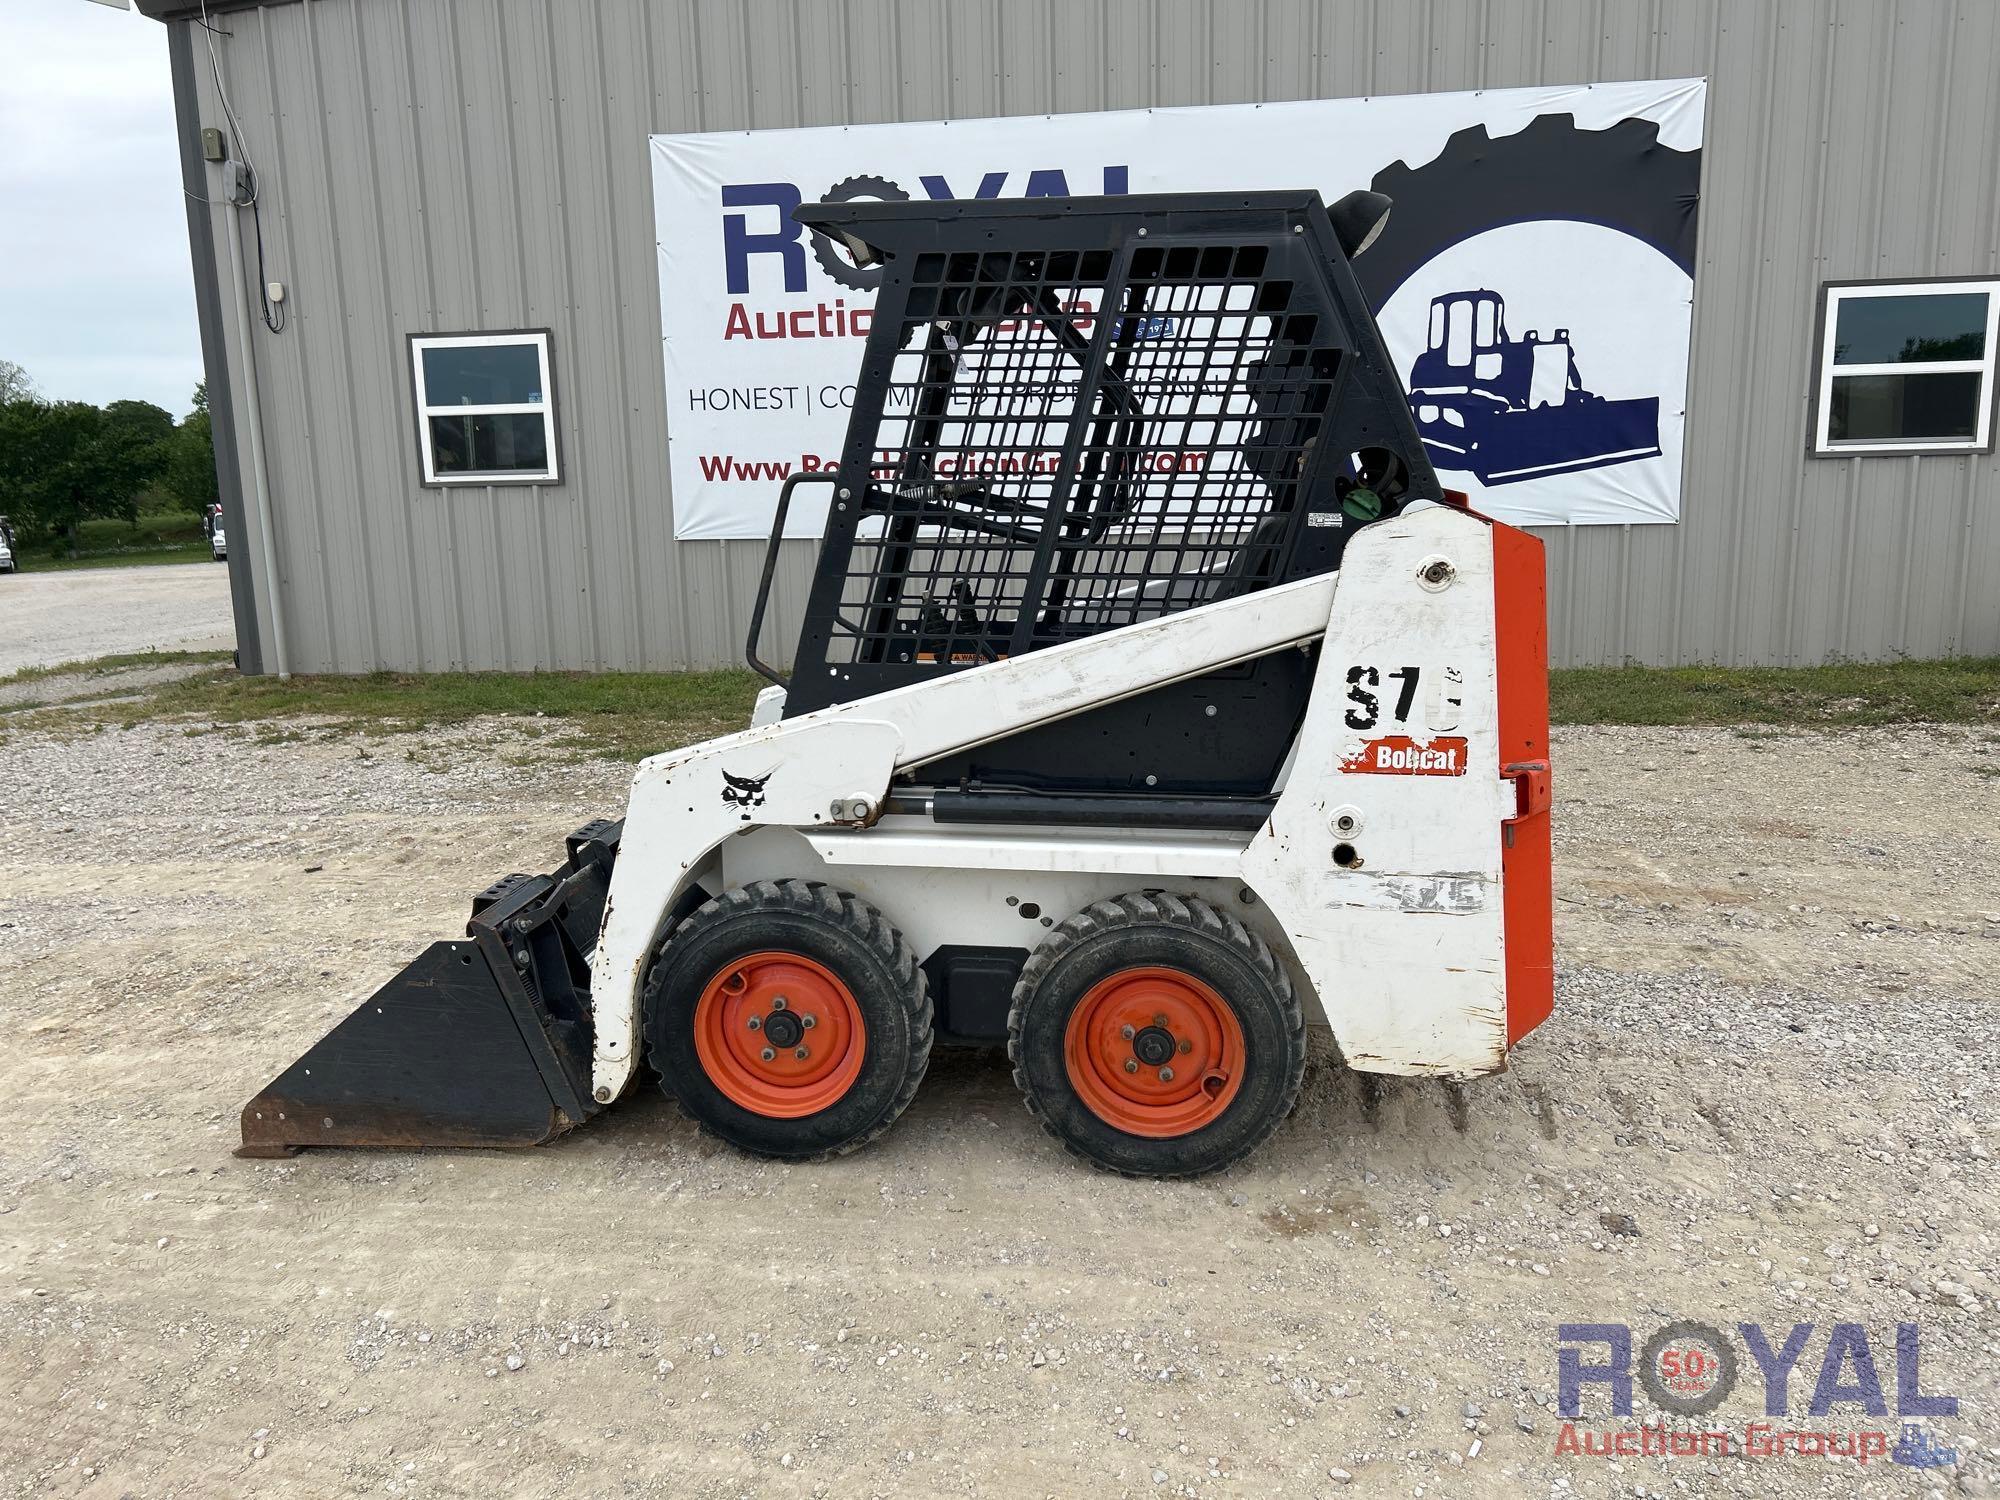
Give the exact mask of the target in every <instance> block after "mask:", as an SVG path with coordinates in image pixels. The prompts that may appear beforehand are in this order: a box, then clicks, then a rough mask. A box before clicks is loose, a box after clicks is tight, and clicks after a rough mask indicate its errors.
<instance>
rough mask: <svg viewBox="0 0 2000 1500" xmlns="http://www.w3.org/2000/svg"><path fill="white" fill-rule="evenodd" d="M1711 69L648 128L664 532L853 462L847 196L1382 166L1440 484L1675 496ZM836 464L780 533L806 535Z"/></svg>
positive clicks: (860, 333) (1533, 500) (1654, 500)
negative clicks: (987, 115) (1167, 102)
mask: <svg viewBox="0 0 2000 1500" xmlns="http://www.w3.org/2000/svg"><path fill="white" fill-rule="evenodd" d="M1704 95H1705V85H1704V84H1703V82H1702V81H1701V80H1699V79H1677V80H1666V81H1659V82H1642V83H1611V84H1596V85H1592V86H1588V87H1580V88H1542V89H1505V90H1495V91H1489V92H1485V93H1464V94H1417V95H1402V96H1395V97H1390V98H1382V99H1328V100H1311V101H1306V102H1303V103H1296V104H1264V105H1223V106H1215V107H1211V108H1190V109H1154V110H1128V111H1121V112H1117V113H1110V114H1086V115H1039V116H1033V117H1022V118H1011V119H997V120H959V121H949V122H933V123H924V124H907V125H857V126H830V127H824V128H816V129H806V130H762V131H747V132H733V133H726V134H725V133H715V134H706V135H660V136H654V137H653V138H652V155H653V212H654V222H655V225H656V229H657V237H658V244H659V264H660V306H661V322H662V330H661V331H662V337H663V342H664V352H665V368H666V395H667V413H668V428H669V433H670V439H669V441H670V445H671V448H672V473H673V496H674V531H675V535H676V536H678V537H681V538H683V539H686V538H706V537H764V536H766V535H768V534H769V531H770V525H771V517H772V513H773V507H774V506H775V504H776V502H777V494H778V487H779V485H780V484H781V483H782V482H783V481H784V479H785V477H786V476H787V475H788V474H791V473H794V472H796V471H798V470H801V469H817V468H827V467H833V466H835V465H836V464H837V461H838V455H839V453H840V450H841V446H842V441H843V438H844V436H845V434H846V429H847V416H848V407H849V404H850V403H851V401H852V399H853V381H854V379H855V375H856V373H857V371H858V370H859V367H860V360H861V351H862V341H863V340H864V338H865V337H866V334H867V331H868V321H869V314H870V308H871V304H872V302H873V292H872V290H871V287H872V284H873V281H874V279H875V274H878V273H870V272H867V271H860V270H857V269H856V268H855V267H854V266H853V265H852V264H851V263H850V262H849V261H848V260H847V259H846V258H845V257H844V256H843V255H842V254H841V252H840V251H839V250H838V249H837V248H836V247H835V246H833V245H832V244H830V243H828V242H826V241H824V240H823V239H821V238H820V237H819V236H817V235H814V234H812V233H810V232H808V231H807V230H806V229H805V228H804V227H803V226H801V225H799V224H797V223H796V222H794V221H793V219H792V218H791V211H792V209H793V208H795V207H797V206H798V205H799V204H801V203H811V202H815V201H818V200H821V199H840V198H920V197H927V198H995V197H1024V196H1025V197H1035V196H1056V197H1060V196H1070V195H1080V194H1097V193H1127V192H1131V193H1139V192H1169V191H1202V190H1241V189H1255V188H1279V189H1282V188H1300V187H1310V188H1317V189H1318V190H1319V191H1320V193H1321V195H1322V196H1323V197H1324V198H1325V199H1326V200H1327V201H1328V202H1329V203H1330V202H1332V201H1333V200H1334V199H1336V198H1338V197H1339V196H1341V195H1342V194H1343V193H1346V192H1349V191H1350V190H1352V189H1354V188H1357V187H1369V186H1373V187H1375V188H1377V189H1378V190H1379V191H1382V192H1386V193H1388V194H1389V195H1390V196H1391V197H1392V198H1393V199H1394V200H1395V205H1396V206H1395V209H1394V211H1393V212H1392V213H1391V215H1390V218H1389V224H1388V227H1387V229H1386V230H1385V231H1384V232H1383V234H1382V236H1381V238H1380V239H1379V240H1378V241H1377V242H1376V243H1375V244H1374V245H1373V246H1371V247H1370V248H1369V249H1368V250H1367V252H1366V253H1364V254H1363V255H1362V256H1360V257H1359V258H1358V259H1357V260H1356V261H1355V263H1354V265H1355V272H1356V274H1357V276H1358V277H1359V278H1360V280H1361V283H1362V287H1363V289H1364V290H1365V291H1366V292H1367V294H1368V298H1369V301H1370V303H1371V304H1372V305H1373V306H1374V308H1375V309H1376V315H1377V318H1378V320H1379V322H1380V324H1381V327H1382V334H1383V338H1384V340H1385V342H1386V343H1387V344H1388V347H1389V352H1390V354H1391V355H1392V356H1393V358H1394V360H1395V364H1396V369H1397V373H1398V375H1400V376H1401V377H1402V379H1403V382H1404V386H1405V389H1406V390H1408V391H1409V393H1410V404H1411V408H1412V411H1413V413H1414V415H1415V416H1416V419H1417V425H1418V430H1419V432H1420V433H1421V434H1422V436H1423V439H1424V444H1425V447H1426V449H1427V451H1428V452H1429V454H1430V457H1431V462H1432V464H1433V465H1434V466H1435V467H1436V468H1437V470H1438V474H1439V478H1440V479H1441V480H1442V481H1443V483H1444V484H1445V485H1446V486H1447V487H1449V488H1452V489H1459V490H1464V491H1467V492H1468V493H1469V494H1471V495H1472V497H1473V504H1474V505H1475V506H1476V507H1477V508H1478V509H1481V510H1484V511H1486V512H1488V513H1489V514H1491V515H1494V516H1497V517H1498V518H1500V519H1502V520H1506V521H1512V522H1516V523H1519V524H1524V525H1592V524H1606V525H1608V524H1632V523H1652V522H1672V521H1675V520H1677V519H1678V518H1679V515H1680V475H1681V430H1682V416H1683V411H1684V407H1685V396H1686V391H1687V370H1688V334H1689V327H1690V319H1691V311H1692V303H1693V295H1694V281H1693V275H1694V243H1695V208H1696V201H1697V194H1698V189H1699V183H1700V171H1701V163H1700V151H1701V135H1702V106H1703V102H1704ZM826 502H827V489H826V487H825V486H820V485H812V486H807V487H805V488H804V489H802V490H801V491H800V492H799V494H798V496H797V500H796V502H795V504H794V506H793V509H792V512H791V516H790V520H789V523H788V525H787V527H786V532H787V534H788V535H791V536H802V537H814V536H818V535H819V534H820V532H821V530H822V529H823V527H824V524H825V506H826Z"/></svg>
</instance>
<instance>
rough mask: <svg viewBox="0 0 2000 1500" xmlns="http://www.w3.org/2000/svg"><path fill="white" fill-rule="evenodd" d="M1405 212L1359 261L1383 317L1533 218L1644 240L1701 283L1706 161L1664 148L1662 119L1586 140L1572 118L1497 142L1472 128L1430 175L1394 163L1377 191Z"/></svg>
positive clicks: (1541, 121) (1553, 118)
mask: <svg viewBox="0 0 2000 1500" xmlns="http://www.w3.org/2000/svg"><path fill="white" fill-rule="evenodd" d="M1370 186H1372V187H1373V188H1374V189H1375V191H1376V192H1378V193H1387V194H1388V195H1389V197H1390V198H1391V200H1393V202H1394V205H1395V206H1394V207H1393V208H1392V209H1391V210H1390V211H1389V222H1388V223H1387V224H1385V225H1384V226H1383V228H1382V233H1381V235H1380V236H1379V237H1378V238H1377V239H1376V241H1375V243H1374V244H1372V245H1370V246H1369V247H1368V248H1367V249H1366V250H1364V251H1363V252H1362V253H1361V254H1360V255H1359V256H1357V257H1356V258H1355V261H1354V274H1355V276H1356V278H1357V279H1359V281H1360V282H1361V288H1362V291H1363V292H1364V293H1365V294H1366V295H1367V298H1368V306H1369V308H1370V309H1371V310H1372V311H1374V312H1376V313H1380V312H1381V311H1382V309H1383V308H1384V307H1385V306H1387V305H1388V301H1389V299H1390V298H1391V297H1392V296H1394V295H1395V293H1396V289H1397V288H1398V287H1400V286H1402V284H1403V283H1404V282H1405V281H1407V280H1409V279H1410V277H1411V276H1413V275H1415V274H1416V272H1417V271H1418V270H1419V269H1421V268H1422V267H1423V265H1424V264H1425V263H1426V262H1427V261H1429V260H1430V259H1431V258H1432V257H1434V256H1436V255H1438V254H1440V253H1442V252H1443V251H1445V250H1448V249H1449V248H1451V246H1453V245H1455V244H1457V243H1458V242H1459V241H1461V240H1464V239H1468V238H1470V237H1471V236H1472V235H1475V234H1483V233H1484V232H1485V231H1487V230H1489V229H1497V228H1498V227H1500V226H1501V225H1503V224H1519V223H1523V222H1525V221H1527V220H1531V219H1587V220H1589V221H1590V222H1592V223H1596V224H1602V225H1604V226H1605V227H1606V228H1609V229H1616V230H1619V231H1621V232H1622V233H1625V234H1629V235H1631V236H1633V237H1634V238H1636V239H1640V240H1643V241H1645V242H1646V243H1647V244H1649V245H1651V246H1652V247H1653V248H1654V249H1656V250H1658V251H1659V252H1660V253H1661V254H1662V255H1664V256H1666V257H1667V258H1668V259H1669V260H1671V261H1673V262H1674V264H1676V265H1677V266H1679V267H1680V268H1681V269H1682V270H1683V271H1685V272H1687V274H1688V275H1689V276H1690V277H1692V276H1693V275H1694V248H1695V214H1696V209H1697V207H1698V206H1699V204H1700V196H1701V152H1700V151H1699V150H1695V151H1677V150H1675V149H1674V148H1673V147H1671V146H1663V145H1661V144H1660V127H1659V126H1658V125H1657V124H1655V123H1654V122H1653V121H1651V120H1639V119H1630V120H1620V121H1619V122H1618V123H1617V124H1615V125H1612V126H1610V127H1608V128H1606V129H1603V130H1583V129H1580V128H1579V127H1578V126H1577V123H1576V118H1575V116H1573V115H1537V116H1536V117H1535V118H1534V119H1533V120H1531V121H1530V122H1529V123H1528V124H1527V126H1526V127H1525V128H1523V129H1521V130H1518V131H1516V132H1515V133H1514V134H1512V135H1503V136H1501V137H1499V138H1498V139H1494V138H1493V137H1490V136H1488V135H1487V133H1486V127H1485V126H1484V125H1473V126H1468V127H1467V128H1466V129H1464V130H1461V131H1458V132H1457V133H1456V134H1454V135H1453V136H1452V137H1451V139H1450V140H1448V141H1446V142H1445V145H1444V150H1442V151H1441V152H1439V153H1438V154H1437V156H1436V157H1435V158H1433V159H1432V160H1430V161H1427V162H1425V163H1424V164H1423V165H1422V166H1417V167H1412V166H1411V165H1409V163H1407V162H1401V161H1399V162H1395V163H1392V164H1391V165H1389V166H1387V167H1384V168H1383V169H1382V170H1381V171H1380V172H1377V173H1376V174H1375V180H1374V181H1373V182H1372V183H1371V184H1370Z"/></svg>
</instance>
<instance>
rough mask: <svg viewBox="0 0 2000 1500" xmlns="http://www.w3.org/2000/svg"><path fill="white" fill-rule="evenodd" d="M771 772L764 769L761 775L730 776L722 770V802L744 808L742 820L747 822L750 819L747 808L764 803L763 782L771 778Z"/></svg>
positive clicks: (729, 805) (760, 805)
mask: <svg viewBox="0 0 2000 1500" xmlns="http://www.w3.org/2000/svg"><path fill="white" fill-rule="evenodd" d="M772 774H773V773H772V772H770V771H766V772H765V773H764V774H763V775H762V776H732V775H730V774H729V773H728V772H727V771H724V772H723V773H722V801H723V804H724V805H725V806H727V807H740V808H742V809H744V812H743V820H744V821H745V822H746V823H747V822H748V821H749V820H750V812H749V809H751V808H753V807H762V806H763V805H764V783H765V782H767V781H769V780H770V779H771V776H772Z"/></svg>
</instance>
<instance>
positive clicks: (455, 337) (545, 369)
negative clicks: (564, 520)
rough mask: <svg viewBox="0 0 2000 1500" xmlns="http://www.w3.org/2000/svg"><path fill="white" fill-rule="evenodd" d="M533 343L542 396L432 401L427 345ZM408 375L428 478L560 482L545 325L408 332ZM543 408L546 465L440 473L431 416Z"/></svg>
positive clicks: (462, 481)
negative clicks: (428, 386)
mask: <svg viewBox="0 0 2000 1500" xmlns="http://www.w3.org/2000/svg"><path fill="white" fill-rule="evenodd" d="M521 344H532V345H534V347H535V351H536V355H537V357H538V358H539V359H540V361H541V389H542V399H541V400H540V401H515V402H501V403H498V404H490V405H478V406H463V405H447V406H433V405H431V403H430V399H429V393H428V391H427V390H426V389H425V381H424V351H425V350H426V349H492V348H497V347H500V346H503V345H508V346H512V345H521ZM410 378H411V381H412V382H413V385H412V389H413V390H414V392H415V394H416V402H417V448H418V452H419V454H420V456H421V458H422V462H423V471H424V483H425V484H427V485H440V486H442V485H459V484H478V485H495V484H556V483H559V482H560V481H561V478H562V457H561V454H560V452H559V451H558V449H557V446H556V388H555V369H554V362H553V360H552V359H551V357H550V353H549V331H548V330H547V329H546V328H530V329H517V330H513V331H510V332H505V333H417V334H412V335H410ZM527 413H539V414H540V416H541V419H542V438H543V443H544V451H545V452H546V453H547V454H548V456H549V462H548V467H547V468H546V469H477V470H466V471H464V472H462V473H452V474H440V473H438V471H437V456H436V454H435V453H433V452H432V450H431V418H432V417H483V416H503V415H522V414H527Z"/></svg>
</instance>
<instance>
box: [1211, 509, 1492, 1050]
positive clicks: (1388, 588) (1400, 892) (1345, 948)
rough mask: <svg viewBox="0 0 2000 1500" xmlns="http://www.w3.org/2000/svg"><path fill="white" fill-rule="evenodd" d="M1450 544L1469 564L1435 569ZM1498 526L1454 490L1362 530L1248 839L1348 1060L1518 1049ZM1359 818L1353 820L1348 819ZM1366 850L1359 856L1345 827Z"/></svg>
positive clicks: (1248, 859)
mask: <svg viewBox="0 0 2000 1500" xmlns="http://www.w3.org/2000/svg"><path fill="white" fill-rule="evenodd" d="M1439 562H1442V563H1443V564H1444V565H1445V567H1446V568H1448V569H1449V581H1448V582H1447V583H1446V584H1445V585H1444V586H1443V587H1442V588H1437V587H1427V586H1426V585H1425V583H1424V581H1423V580H1422V578H1421V577H1420V574H1421V572H1422V571H1423V570H1424V569H1425V568H1427V567H1430V566H1432V565H1434V564H1436V563H1439ZM1512 796H1513V792H1512V785H1511V783H1508V782H1504V781H1502V780H1501V779H1500V775H1499V727H1498V720H1497V712H1496V702H1495V681H1494V613H1493V547H1492V535H1491V532H1490V531H1489V529H1488V528H1487V526H1486V525H1485V523H1484V522H1482V521H1479V520H1477V519H1475V518H1473V517H1470V516H1467V515H1465V514H1463V513H1462V512H1459V511H1455V510H1451V509H1448V508H1445V507H1441V506H1438V507H1426V508H1422V509H1418V510H1412V511H1409V512H1406V513H1405V514H1404V515H1403V516H1401V517H1399V518H1398V519H1396V520H1393V521H1385V522H1382V523H1380V524H1378V525H1375V526H1371V527H1369V528H1368V529H1367V530H1365V531H1362V532H1360V533H1358V534H1357V535H1356V537H1355V538H1354V541H1353V542H1352V543H1351V544H1350V545H1349V547H1348V551H1347V556H1346V558H1345V559H1344V566H1343V568H1342V570H1341V573H1340V586H1339V590H1338V592H1337V594H1336V595H1335V599H1334V605H1333V613H1332V618H1331V623H1330V625H1329V627H1328V633H1327V639H1326V644H1325V647H1324V649H1323V651H1322V652H1321V656H1320V663H1319V669H1318V675H1317V677H1316V678H1315V681H1314V687H1313V696H1312V702H1311V704H1310V706H1309V707H1308V708H1307V710H1306V720H1305V725H1304V728H1303V730H1302V731H1301V733H1300V736H1299V745H1298V754H1297V760H1296V764H1295V765H1294V767H1293V770H1292V775H1291V778H1290V780H1289V781H1288V782H1287V784H1286V786H1285V790H1284V793H1283V794H1282V796H1280V798H1279V800H1278V806H1277V808H1276V809H1275V811H1274V812H1273V813H1272V816H1271V821H1270V822H1269V823H1268V824H1267V825H1266V826H1265V828H1264V830H1263V832H1261V833H1260V834H1258V835H1257V836H1256V838H1255V839H1253V841H1252V842H1251V845H1250V848H1249V849H1248V851H1247V852H1246V853H1245V855H1244V859H1243V878H1244V880H1245V882H1246V883H1247V884H1248V885H1249V886H1250V887H1251V888H1252V889H1253V890H1254V891H1256V892H1257V894H1258V895H1259V896H1260V897H1261V898H1262V899H1263V900H1264V901H1265V902H1267V903H1268V904H1269V905H1270V907H1271V908H1272V909H1273V911H1274V912H1275V913H1276V914H1277V916H1278V918H1279V920H1280V922H1281V923H1282V924H1283V926H1284V927H1285V929H1286V930H1287V931H1288V932H1289V933H1290V934H1291V939H1292V947H1293V950H1294V952H1295V953H1296V955H1297V957H1298V960H1299V963H1300V965H1301V967H1302V968H1303V969H1304V970H1305V972H1306V975H1307V977H1308V978H1309V979H1310V980H1311V982H1312V985H1313V987H1314V988H1315V989H1316V990H1317V991H1318V992H1319V995H1320V998H1321V1001H1322V1003H1323V1005H1324V1008H1325V1011H1326V1014H1327V1019H1328V1021H1329V1022H1330V1023H1331V1024H1332V1026H1333V1031H1334V1035H1335V1037H1336V1039H1337V1040H1338V1041H1339V1043H1340V1047H1341V1050H1342V1052H1343V1053H1344V1054H1345V1056H1346V1059H1347V1061H1348V1062H1349V1063H1350V1064H1351V1065H1352V1066H1354V1067H1357V1068H1361V1069H1364V1070H1368V1071H1375V1072H1387V1073H1429V1074H1443V1075H1447V1076H1456V1075H1470V1074H1477V1073H1486V1072H1491V1071H1492V1070H1493V1069H1494V1068H1496V1067H1498V1066H1500V1064H1501V1062H1502V1061H1503V1059H1504V1058H1505V1055H1506V985H1505V973H1504V969H1503V966H1502V961H1501V959H1502V952H1501V902H1500V821H1501V819H1502V818H1503V817H1505V816H1506V815H1507V813H1508V812H1510V811H1511V810H1512ZM1343 815H1345V816H1347V817H1349V818H1351V819H1352V829H1351V831H1347V832H1342V831H1337V830H1336V827H1335V820H1336V819H1337V818H1340V817H1342V816H1343ZM1342 844H1346V845H1348V846H1350V847H1351V848H1352V850H1353V851H1354V853H1355V855H1356V856H1357V857H1358V860H1359V863H1358V864H1357V865H1355V866H1354V867H1352V868H1345V869H1344V868H1342V867H1341V866H1340V865H1339V864H1338V863H1337V862H1336V858H1335V850H1336V847H1337V846H1339V845H1342Z"/></svg>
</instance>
